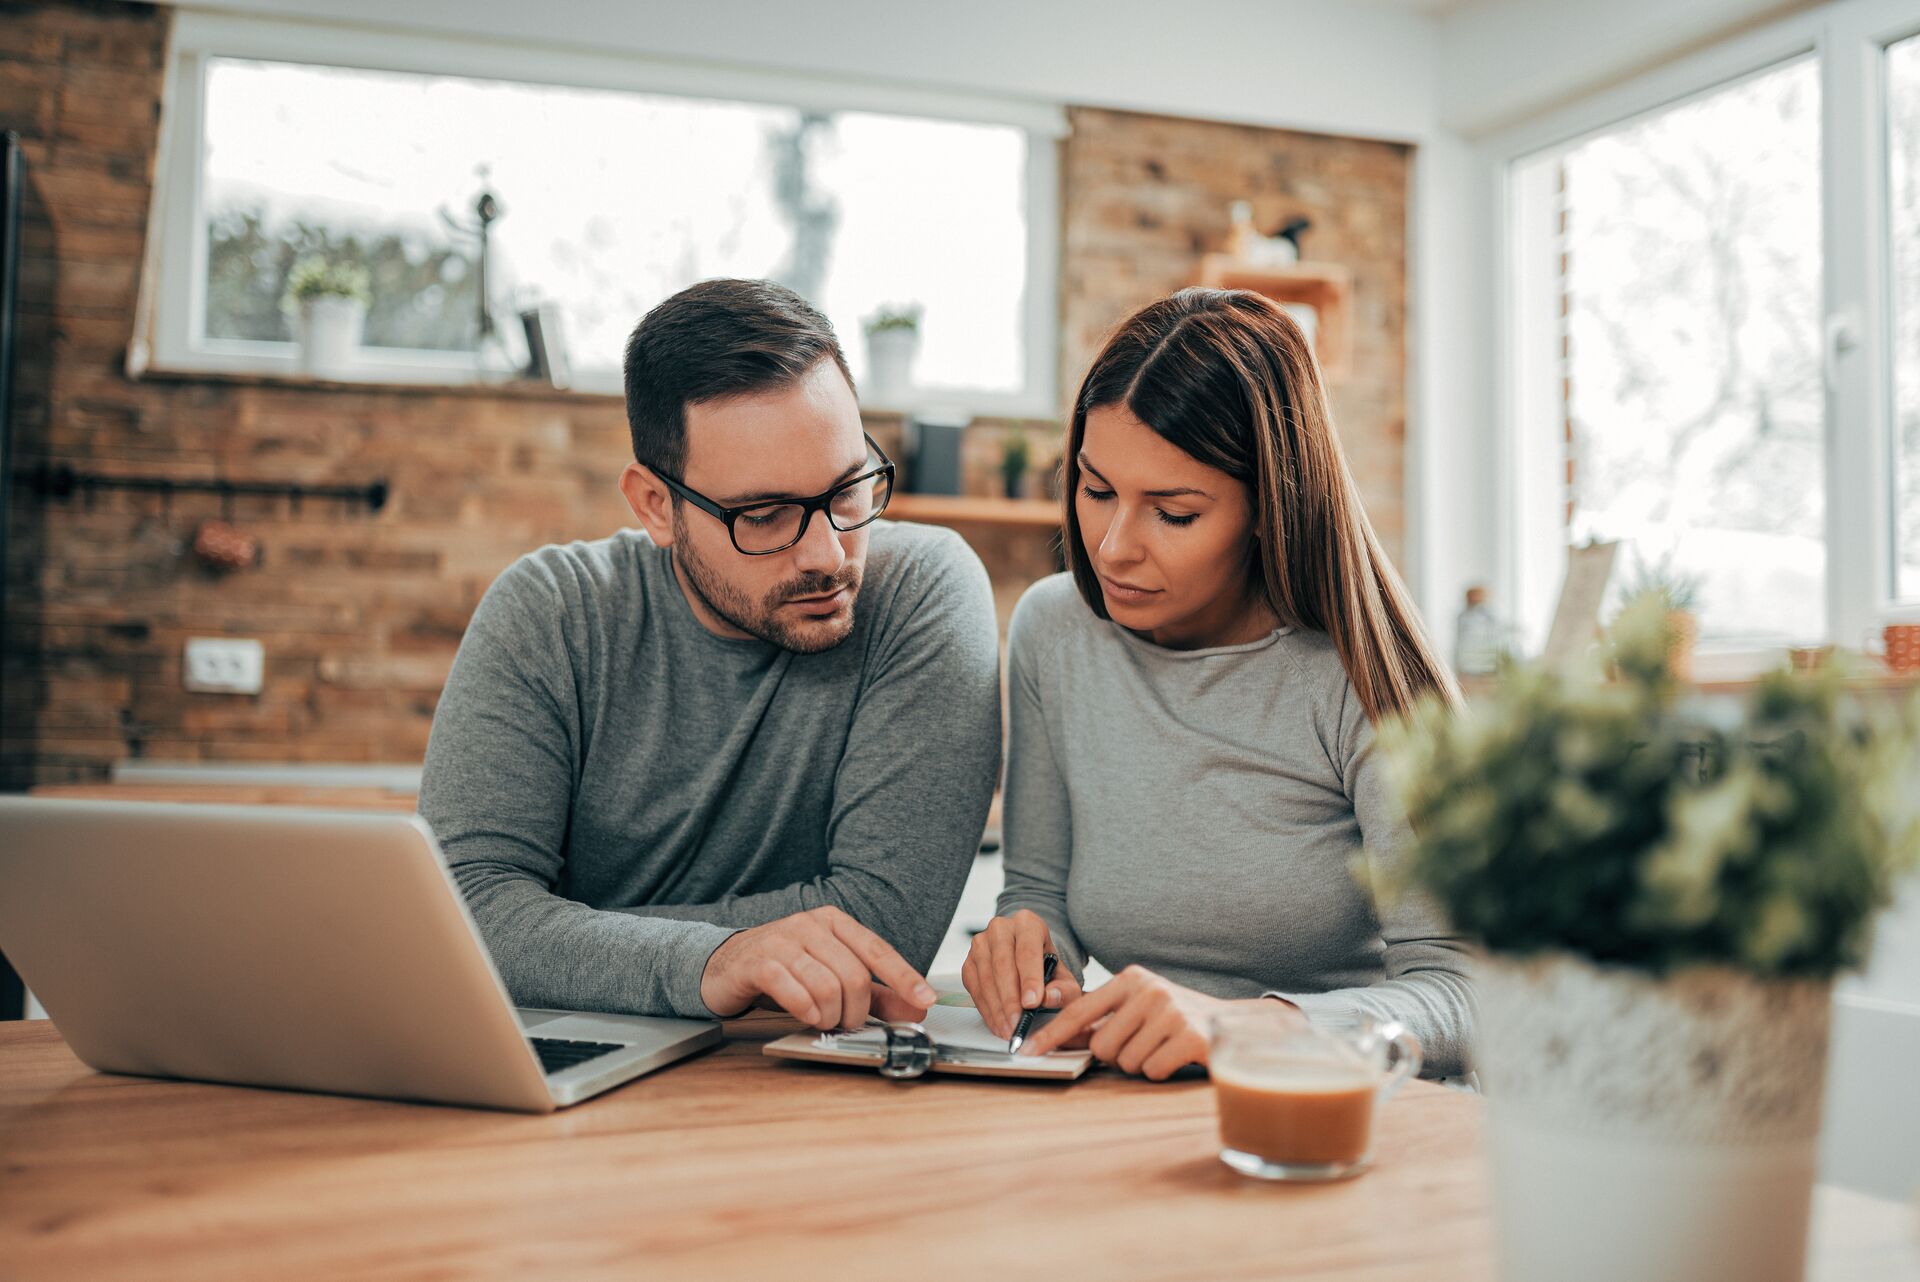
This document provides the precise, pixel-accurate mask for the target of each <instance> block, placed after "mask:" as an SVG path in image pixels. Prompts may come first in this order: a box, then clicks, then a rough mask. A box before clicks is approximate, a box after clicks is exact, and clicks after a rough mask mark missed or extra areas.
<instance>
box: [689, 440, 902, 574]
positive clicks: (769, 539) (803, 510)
mask: <svg viewBox="0 0 1920 1282" xmlns="http://www.w3.org/2000/svg"><path fill="white" fill-rule="evenodd" d="M867 449H868V450H869V451H870V454H869V461H872V460H875V459H877V460H878V465H877V466H875V467H872V468H870V469H868V470H867V471H864V472H862V473H861V474H860V475H858V476H856V477H853V478H852V479H851V480H846V481H842V482H840V484H838V485H836V486H834V487H833V488H832V489H830V490H828V491H826V492H825V493H824V494H816V495H814V496H813V497H812V498H810V499H800V498H793V499H766V500H763V501H761V502H758V503H742V504H741V505H740V506H739V507H722V506H720V504H718V503H715V502H714V501H713V500H712V499H710V498H708V497H707V496H706V495H704V494H700V493H696V492H695V491H693V490H690V489H688V488H687V487H686V486H685V485H682V484H681V483H680V482H679V481H676V480H675V479H674V478H672V477H671V476H668V475H667V474H666V473H665V472H659V471H656V472H655V473H654V475H655V476H657V477H659V478H660V479H661V480H662V481H663V482H665V483H666V486H667V488H668V489H670V490H672V491H673V492H674V493H675V494H678V495H679V496H680V497H681V498H683V499H685V500H686V501H687V502H689V503H691V504H693V505H694V506H695V507H697V508H699V509H700V510H701V511H702V512H705V513H706V514H707V515H708V516H711V517H713V518H714V519H715V520H717V521H722V522H724V523H725V524H726V527H727V533H728V534H729V535H730V536H731V537H732V538H733V546H734V547H735V548H737V549H738V550H740V551H741V552H744V553H746V554H747V555H748V556H770V555H772V554H773V553H775V552H784V551H786V550H787V549H788V548H790V547H792V546H793V545H794V544H796V543H798V542H799V541H800V540H801V539H803V538H805V537H806V533H807V522H809V521H811V520H812V519H813V514H814V513H815V512H825V513H826V514H827V522H828V524H830V525H832V526H833V528H834V529H836V530H839V531H840V532H841V533H842V534H845V533H847V532H849V531H851V530H857V529H859V528H860V527H861V526H863V525H867V524H869V523H870V522H872V521H873V520H874V519H875V518H877V517H878V516H879V515H880V514H881V513H882V512H884V511H886V510H887V500H888V499H890V498H892V497H893V460H892V459H889V458H888V457H887V455H886V452H885V451H883V450H882V449H881V448H880V447H879V446H878V445H876V444H875V443H874V440H873V438H872V437H871V436H869V437H867Z"/></svg>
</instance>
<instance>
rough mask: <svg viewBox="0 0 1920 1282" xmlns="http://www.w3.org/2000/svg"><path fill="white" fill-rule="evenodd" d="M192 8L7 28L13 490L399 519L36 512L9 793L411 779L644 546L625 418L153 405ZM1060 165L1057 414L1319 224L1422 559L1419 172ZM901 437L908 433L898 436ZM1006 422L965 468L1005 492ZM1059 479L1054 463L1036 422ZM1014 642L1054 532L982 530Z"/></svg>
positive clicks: (1185, 140) (1187, 157)
mask: <svg viewBox="0 0 1920 1282" xmlns="http://www.w3.org/2000/svg"><path fill="white" fill-rule="evenodd" d="M167 21H168V11H167V10H166V9H165V8H163V7H155V6H148V5H143V4H121V3H109V2H107V0H75V2H72V3H59V4H18V3H13V4H9V6H8V8H7V12H6V17H5V20H4V21H0V124H3V125H5V126H6V127H11V128H14V129H16V130H18V131H19V132H20V133H21V134H22V136H23V138H24V141H25V144H26V167H27V192H26V202H25V211H24V212H25V227H24V233H25V234H24V242H25V243H24V258H25V262H24V263H23V272H22V276H23V279H22V287H21V299H20V318H19V319H20V326H19V330H20V346H19V351H18V357H19V363H18V367H17V369H16V382H17V395H16V400H15V433H16V437H15V449H16V468H17V470H18V472H19V473H20V474H23V475H30V474H31V472H32V470H33V469H34V467H35V466H36V465H37V464H39V463H41V462H43V461H48V462H65V463H70V464H72V465H74V466H77V467H82V468H86V469H89V470H93V471H99V472H108V473H119V474H139V475H162V476H174V477H177V478H181V479H210V478H215V477H225V478H227V479H230V480H243V479H257V480H265V481H282V480H293V481H301V482H309V483H326V484H341V483H359V482H363V481H369V480H373V479H382V480H385V481H387V482H388V483H389V485H390V486H391V490H392V497H391V499H390V501H389V502H388V504H387V506H386V507H385V508H384V509H383V510H381V511H380V512H378V513H377V514H367V513H364V512H358V511H351V510H345V509H343V508H342V507H341V506H339V505H336V504H329V503H318V502H307V503H305V504H302V505H301V506H300V507H299V508H298V509H297V510H296V509H295V508H293V507H292V506H291V505H290V504H288V503H287V502H286V501H284V500H277V499H276V500H265V499H253V500H238V501H235V502H234V503H233V504H231V505H230V506H228V505H223V504H222V503H221V502H220V501H219V500H217V499H213V498H208V497H197V496H190V495H178V496H175V497H174V498H172V499H171V500H170V501H168V500H164V499H162V498H160V497H159V496H151V495H137V494H125V493H117V492H104V491H103V492H101V493H99V494H97V495H96V496H94V497H93V498H92V499H91V500H90V501H89V500H86V499H84V498H82V497H78V496H76V497H74V498H72V499H69V500H66V501H58V500H42V499H39V498H36V497H35V496H34V495H33V493H32V492H31V490H30V489H29V488H27V487H25V485H24V484H23V483H20V482H17V483H16V486H15V490H14V507H13V522H12V530H11V539H10V546H9V556H8V565H7V574H8V579H7V583H8V590H7V591H8V597H7V599H8V613H7V623H6V627H7V635H6V638H5V647H4V668H3V669H0V677H3V679H4V694H3V695H0V785H5V786H14V785H18V784H20V783H23V782H27V781H32V780H39V781H46V780H62V779H74V778H86V777H93V776H98V775H101V774H103V773H104V772H105V771H106V769H107V768H108V766H109V765H110V764H111V763H112V762H114V761H116V760H119V759H122V758H125V757H129V756H144V757H150V758H168V759H180V760H274V761H279V760H291V761H303V760H304V761H367V760H377V761H407V760H417V759H418V758H419V757H420V755H421V753H422V751H423V750H424V748H425V744H426V738H427V731H428V727H429V723H430V720H431V717H432V712H433V705H434V701H435V698H436V695H437V692H438V690H439V687H440V683H441V681H442V679H443V678H444V676H445V673H446V669H447V666H448V664H449V663H450V662H451V660H452V657H453V652H454V649H455V647H456V646H457V644H458V641H459V638H460V634H461V631H462V629H463V628H464V626H465V623H466V620H467V617H468V615H469V614H470V612H471V611H472V609H473V606H474V604H475V603H476V602H477V601H478V600H479V597H480V594H481V593H482V592H483V591H485V589H486V586H487V584H488V583H489V582H491V580H492V578H493V576H494V575H495V574H497V573H498V572H499V571H500V569H501V568H503V567H504V566H505V565H506V564H507V563H508V562H509V561H511V560H512V559H513V558H514V557H515V556H516V555H518V554H519V553H520V552H522V551H525V550H527V549H528V548H532V547H535V546H538V545H540V544H542V543H546V542H552V541H557V540H566V539H574V538H595V537H599V536H601V535H604V534H606V533H608V532H610V531H611V530H613V529H616V528H618V527H620V526H622V525H625V524H627V523H629V521H630V517H629V514H628V513H627V511H626V508H625V505H624V503H623V502H622V500H621V499H620V496H619V494H618V492H617V491H616V490H615V488H614V480H615V478H616V476H617V474H618V472H619V469H620V467H621V465H622V464H623V462H624V460H625V457H626V451H627V448H628V447H627V440H626V426H625V418H624V414H623V412H622V410H621V407H620V405H619V403H618V401H617V400H614V399H612V398H599V397H581V396H546V397H539V396H524V395H506V394H499V393H488V394H479V393H475V392H471V391H376V390H326V389H312V388H300V387H294V386H276V385H271V384H259V385H255V384H248V383H244V382H229V381H215V380H199V381H184V380H183V381H143V382H133V381H130V380H129V379H128V378H127V377H126V375H125V373H124V364H125V353H126V348H127V344H128V342H129V339H130V338H131V335H132V324H133V315H134V308H135V298H136V294H137V288H138V281H137V271H138V265H139V262H140V255H141V252H142V248H143V243H144V236H145V228H146V220H147V207H148V202H149V199H150V196H151V189H152V169H153V156H154V149H155V144H156V141H157V138H158V121H159V104H160V93H161V79H162V58H163V51H164V48H165V43H166V24H167ZM1074 126H1075V132H1074V136H1073V137H1072V138H1071V139H1070V140H1069V141H1068V142H1067V144H1066V145H1065V152H1064V165H1063V175H1064V182H1065V192H1064V199H1063V217H1064V226H1065V241H1064V253H1065V257H1064V261H1063V313H1064V317H1065V323H1066V337H1065V344H1064V346H1065V350H1064V353H1063V364H1064V367H1065V369H1066V371H1067V373H1066V374H1065V375H1064V376H1063V391H1062V395H1063V397H1065V396H1068V395H1070V394H1071V391H1072V388H1073V386H1074V383H1075V381H1076V380H1077V378H1078V375H1079V372H1080V371H1081V369H1083V368H1084V365H1085V363H1086V361H1087V359H1088V358H1089V357H1090V355H1091V353H1092V350H1093V348H1094V346H1095V345H1096V344H1097V342H1098V337H1099V334H1100V333H1101V331H1102V330H1104V328H1105V327H1106V326H1108V325H1110V324H1111V323H1112V322H1113V321H1115V320H1117V319H1119V318H1120V317H1121V316H1122V315H1124V314H1125V313H1126V312H1127V311H1128V310H1130V309H1131V308H1133V307H1135V306H1137V305H1139V304H1140V303H1143V302H1145V301H1148V300H1150V299H1152V298H1154V297H1156V296H1158V295H1159V294H1161V293H1163V292H1165V291H1167V290H1169V289H1172V288H1175V287H1177V286H1179V285H1183V284H1186V283H1188V282H1189V280H1190V279H1191V276H1192V272H1193V269H1194V265H1195V264H1196V263H1197V260H1198V256H1199V254H1200V253H1202V252H1205V251H1207V250H1211V249H1215V248H1218V247H1219V245H1220V243H1221V239H1222V237H1223V236H1224V232H1225V228H1226V218H1227V215H1226V206H1227V202H1228V201H1229V200H1231V199H1233V198H1235V197H1236V196H1241V195H1251V196H1252V197H1254V198H1255V199H1256V202H1257V204H1258V205H1259V208H1260V211H1261V215H1262V217H1263V219H1266V218H1272V217H1274V216H1277V215H1278V214H1279V213H1282V212H1290V211H1292V210H1293V209H1295V208H1299V209H1301V210H1303V211H1305V212H1307V213H1308V214H1309V216H1311V217H1313V218H1314V220H1315V231H1314V232H1313V233H1312V234H1311V235H1310V238H1309V240H1308V242H1307V243H1308V245H1309V248H1310V250H1311V251H1312V253H1313V255H1314V256H1316V257H1333V258H1338V259H1339V260H1340V261H1344V262H1347V263H1349V265H1351V266H1352V267H1353V268H1354V269H1355V271H1356V275H1357V278H1358V280H1359V281H1360V286H1359V295H1360V297H1359V299H1358V312H1357V314H1356V317H1355V335H1356V341H1357V351H1356V369H1355V376H1354V378H1353V379H1352V380H1350V381H1349V382H1348V383H1347V384H1344V385H1342V386H1341V387H1340V388H1339V389H1338V390H1337V405H1338V410H1339V413H1340V417H1341V424H1342V428H1343V431H1344V432H1345V433H1346V434H1347V437H1348V440H1349V444H1350V448H1351V449H1352V451H1353V455H1354V462H1355V467H1356V471H1358V472H1359V473H1360V475H1361V479H1362V485H1363V487H1364V488H1365V490H1366V493H1367V496H1368V500H1369V504H1370V507H1371V508H1372V510H1373V512H1374V515H1375V519H1376V521H1377V522H1379V524H1380V526H1381V528H1382V532H1383V534H1385V535H1386V536H1387V537H1388V539H1389V543H1390V546H1394V547H1397V541H1398V535H1399V504H1400V495H1399V484H1400V482H1399V477H1400V461H1399V440H1400V433H1401V416H1402V413H1403V410H1402V390H1401V387H1402V377H1401V366H1402V363H1403V356H1402V335H1401V332H1400V331H1401V326H1402V307H1403V302H1402V300H1403V295H1404V289H1403V279H1404V247H1403V243H1402V231H1403V226H1404V222H1405V218H1404V205H1405V167H1406V155H1405V152H1404V150H1403V149H1400V148H1397V147H1390V146H1383V145H1378V144H1369V143H1355V142H1350V141H1347V140H1341V139H1331V138H1319V137H1311V136H1305V135H1297V134H1287V133H1280V132H1275V131H1267V130H1255V129H1244V128H1240V127H1234V126H1221V125H1210V124H1204V123H1199V122H1193V121H1176V120H1165V119H1160V118H1155V117H1145V116H1131V115H1126V114H1122V113H1113V112H1097V111H1077V112H1075V113H1074ZM874 426H875V428H876V434H878V435H882V437H883V439H884V432H885V429H886V428H887V426H888V425H887V424H886V423H885V422H883V421H876V423H875V424H874ZM996 430H997V429H996V428H989V429H988V430H987V431H986V432H983V433H982V434H981V437H980V439H979V440H978V441H975V442H972V443H971V444H970V446H969V460H970V462H969V468H970V474H971V475H975V476H977V477H978V478H979V484H980V487H981V488H983V489H984V488H985V487H986V485H988V484H990V483H991V475H992V472H991V468H992V457H993V454H994V451H995V449H996V448H997V447H996V445H995V444H994V437H993V432H994V431H996ZM1034 444H1035V456H1036V459H1047V458H1050V457H1052V453H1053V452H1054V450H1057V446H1050V445H1049V444H1048V443H1047V438H1046V436H1045V428H1044V425H1042V429H1041V434H1040V435H1039V436H1037V437H1036V439H1035V443H1034ZM215 518H227V519H230V520H231V521H232V523H233V524H235V525H236V526H238V527H240V528H241V529H242V530H244V531H245V532H247V533H249V534H252V535H254V536H255V537H257V538H258V539H259V541H260V544H261V547H262V559H261V562H260V564H259V565H258V566H257V567H255V568H253V569H249V570H242V571H238V572H235V573H232V574H225V575H222V574H216V573H214V572H212V571H209V570H207V569H204V568H203V567H202V566H201V565H200V564H199V563H198V562H197V561H196V560H195V558H194V557H193V556H192V555H191V552H190V545H191V542H192V539H193V536H194V533H195V531H196V530H197V529H198V527H199V526H200V524H201V523H202V522H203V521H206V520H209V519H215ZM970 533H971V536H972V537H974V538H975V540H976V546H978V547H979V548H980V550H981V553H982V555H983V557H984V558H985V559H986V560H987V563H988V566H989V569H990V570H991V571H992V572H993V573H994V575H995V581H996V589H997V592H996V595H997V596H998V597H999V598H1000V603H1001V607H1002V617H1003V618H1004V616H1005V612H1006V610H1007V609H1008V608H1009V607H1010V606H1011V603H1012V601H1013V600H1014V599H1015V598H1016V597H1017V595H1018V593H1019V591H1020V590H1021V589H1022V588H1023V587H1024V586H1025V584H1026V583H1027V582H1029V581H1031V579H1032V578H1034V577H1037V576H1038V575H1040V574H1042V573H1045V572H1047V571H1048V569H1049V568H1050V566H1051V553H1050V551H1049V549H1048V547H1047V543H1046V540H1045V538H1044V537H1035V536H1033V535H1031V534H1023V533H1001V534H992V533H986V532H970ZM223 635H231V636H244V637H256V638H259V639H260V640H261V641H262V642H264V644H265V648H266V656H267V658H266V678H265V684H264V688H263V691H262V693H261V694H260V695H259V696H258V697H257V698H256V697H245V696H231V695H190V694H187V693H186V692H185V691H184V690H183V689H182V688H181V680H180V665H181V652H182V648H183V644H184V642H185V640H186V639H187V638H188V637H190V636H223Z"/></svg>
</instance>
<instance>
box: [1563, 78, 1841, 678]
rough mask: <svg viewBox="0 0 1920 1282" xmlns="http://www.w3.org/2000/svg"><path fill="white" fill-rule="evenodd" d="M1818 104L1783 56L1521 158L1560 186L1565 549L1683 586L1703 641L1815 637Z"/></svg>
mask: <svg viewBox="0 0 1920 1282" xmlns="http://www.w3.org/2000/svg"><path fill="white" fill-rule="evenodd" d="M1819 120H1820V85H1819V77H1818V68H1817V66H1816V65H1815V64H1814V63H1813V62H1812V61H1811V60H1800V61H1796V62H1794V63H1791V64H1789V65H1787V66H1784V67H1778V68H1775V69H1772V70H1770V71H1767V72H1765V73H1764V74H1761V75H1758V76H1755V77H1752V78H1750V79H1748V80H1745V81H1742V82H1739V83H1737V84H1733V85H1729V86H1726V87H1724V88H1721V89H1719V90H1716V91H1715V92H1713V93H1711V94H1708V95H1706V96H1704V97H1701V98H1697V99H1695V100H1693V101H1690V102H1687V103H1683V104H1681V105H1678V106H1675V107H1671V108H1668V109H1666V110H1662V111H1660V112H1658V113H1656V114H1653V115H1651V116H1647V117H1644V118H1641V119H1639V120H1635V121H1633V122H1631V123H1628V124H1626V125H1623V126H1621V127H1618V128H1616V129H1613V130H1610V131H1608V132H1606V133H1604V134H1601V135H1599V136H1597V137H1594V138H1590V139H1588V140H1586V141H1583V142H1581V143H1580V144H1579V145H1578V146H1575V147H1573V148H1570V149H1567V150H1565V151H1561V152H1557V153H1556V154H1554V155H1552V156H1550V157H1548V158H1542V159H1538V160H1535V161H1534V162H1532V163H1533V164H1535V165H1544V166H1548V167H1550V168H1552V169H1553V170H1555V171H1557V174H1556V178H1557V182H1556V185H1557V187H1558V188H1559V203H1560V216H1559V218H1558V219H1557V220H1556V221H1557V225H1558V227H1559V228H1560V232H1559V236H1558V242H1559V253H1558V254H1556V255H1555V256H1554V259H1553V270H1554V274H1555V276H1556V277H1557V281H1556V285H1557V289H1558V291H1559V294H1560V300H1559V301H1560V307H1559V309H1558V310H1559V311H1560V312H1561V313H1562V314H1563V315H1564V317H1565V320H1564V331H1563V332H1564V337H1565V341H1564V343H1563V344H1561V345H1560V348H1559V350H1558V352H1557V353H1556V354H1555V360H1554V363H1555V365H1556V366H1557V367H1558V368H1557V370H1556V371H1555V372H1556V373H1557V375H1558V378H1557V380H1556V381H1557V382H1558V384H1559V386H1560V388H1561V389H1562V391H1561V398H1560V400H1561V404H1560V406H1559V407H1558V408H1559V411H1560V415H1561V421H1560V424H1559V426H1560V428H1561V429H1562V430H1561V432H1560V436H1561V439H1562V440H1564V442H1565V444H1566V449H1565V468H1564V475H1565V485H1566V495H1565V517H1564V521H1563V532H1562V538H1561V539H1560V546H1562V547H1564V546H1566V544H1567V543H1569V542H1572V543H1585V542H1587V541H1589V540H1592V539H1602V540H1617V541H1618V542H1619V543H1620V550H1619V552H1618V553H1617V554H1616V559H1615V571H1614V577H1613V583H1614V585H1615V588H1614V591H1615V599H1616V600H1617V598H1618V593H1619V591H1620V590H1621V588H1622V586H1623V585H1628V584H1632V583H1634V582H1636V581H1637V580H1640V579H1641V578H1642V577H1643V576H1644V575H1649V574H1654V573H1665V574H1668V575H1672V576H1677V577H1678V578H1680V579H1683V580H1687V581H1690V582H1691V584H1692V585H1693V586H1694V607H1693V608H1694V612H1695V614H1696V615H1697V617H1698V619H1699V626H1700V641H1701V645H1702V647H1703V648H1708V647H1714V646H1719V647H1736V646H1739V647H1752V646H1760V645H1769V644H1784V643H1788V642H1798V641H1802V640H1816V639H1819V638H1820V637H1822V636H1823V635H1824V633H1825V619H1824V615H1825V596H1824V581H1823V579H1824V572H1825V571H1824V565H1825V552H1824V509H1825V495H1824V489H1823V484H1824V479H1823V476H1824V473H1823V464H1822V453H1823V449H1824V444H1823V421H1824V417H1825V407H1824V392H1823V388H1822V384H1821V367H1820V317H1821V298H1820V146H1819ZM1530 215H1531V216H1533V217H1540V216H1543V215H1544V216H1547V217H1552V212H1551V211H1550V210H1541V211H1530ZM1532 429H1533V425H1529V430H1532ZM1548 430H1551V428H1549V429H1548ZM1546 604H1547V606H1548V607H1549V608H1550V606H1551V602H1550V601H1549V602H1547V603H1546Z"/></svg>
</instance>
